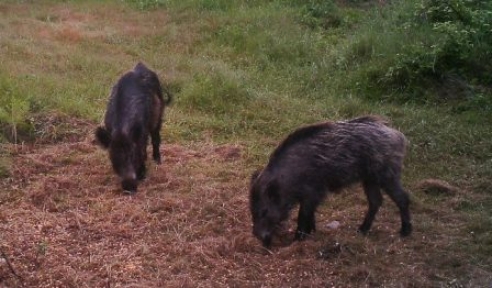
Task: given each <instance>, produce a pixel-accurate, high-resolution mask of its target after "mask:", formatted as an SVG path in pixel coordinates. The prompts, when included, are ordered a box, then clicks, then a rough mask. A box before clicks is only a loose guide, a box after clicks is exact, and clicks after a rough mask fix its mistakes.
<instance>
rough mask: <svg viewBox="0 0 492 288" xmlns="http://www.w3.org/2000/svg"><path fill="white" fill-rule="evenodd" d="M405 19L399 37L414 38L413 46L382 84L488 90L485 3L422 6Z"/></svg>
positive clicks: (490, 7) (490, 38)
mask: <svg viewBox="0 0 492 288" xmlns="http://www.w3.org/2000/svg"><path fill="white" fill-rule="evenodd" d="M410 16H411V17H409V19H407V21H405V22H403V23H402V24H403V25H400V27H401V28H400V31H401V33H402V34H403V35H411V34H416V33H417V34H420V35H418V36H417V37H416V39H418V41H415V42H413V43H406V44H407V45H406V46H404V47H402V51H401V52H400V53H398V54H397V55H396V56H397V57H396V58H395V63H394V64H393V65H391V66H390V67H389V68H388V70H387V73H385V75H384V77H383V79H382V80H383V82H386V83H388V84H396V85H397V86H399V87H415V86H417V87H419V86H427V85H428V84H429V80H432V81H433V82H435V83H437V85H439V84H441V85H449V84H450V81H451V80H452V79H460V80H459V81H454V84H456V83H461V84H462V85H468V86H470V85H486V86H490V85H492V65H491V63H492V33H491V28H492V26H491V23H492V4H491V2H486V1H479V0H422V1H420V2H419V3H418V4H417V6H416V7H415V8H414V11H413V14H412V15H410ZM410 38H412V37H410ZM464 90H467V89H464ZM464 96H466V95H460V96H455V97H458V98H459V97H464Z"/></svg>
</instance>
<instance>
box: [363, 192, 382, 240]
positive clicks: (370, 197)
mask: <svg viewBox="0 0 492 288" xmlns="http://www.w3.org/2000/svg"><path fill="white" fill-rule="evenodd" d="M363 187H364V192H365V194H366V196H367V201H368V202H369V210H367V213H366V217H365V218H364V222H362V224H361V225H360V226H359V232H361V233H362V234H366V233H367V232H368V231H369V229H371V225H372V222H373V221H374V217H376V214H377V213H378V210H379V207H381V204H382V203H383V196H382V195H381V191H380V187H379V185H377V184H375V183H371V182H364V183H363Z"/></svg>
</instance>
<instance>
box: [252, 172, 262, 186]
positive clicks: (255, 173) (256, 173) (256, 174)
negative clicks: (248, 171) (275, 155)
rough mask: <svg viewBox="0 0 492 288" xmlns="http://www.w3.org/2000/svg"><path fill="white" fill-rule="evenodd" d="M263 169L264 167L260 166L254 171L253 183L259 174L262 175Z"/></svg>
mask: <svg viewBox="0 0 492 288" xmlns="http://www.w3.org/2000/svg"><path fill="white" fill-rule="evenodd" d="M261 171H262V169H261V168H258V169H256V171H255V172H253V174H252V175H251V184H253V182H255V180H256V179H258V176H260V173H261Z"/></svg>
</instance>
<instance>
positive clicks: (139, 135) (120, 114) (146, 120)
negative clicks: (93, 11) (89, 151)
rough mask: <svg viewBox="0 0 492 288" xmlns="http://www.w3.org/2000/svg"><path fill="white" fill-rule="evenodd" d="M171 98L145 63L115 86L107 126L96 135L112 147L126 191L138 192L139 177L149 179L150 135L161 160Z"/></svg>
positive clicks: (105, 146)
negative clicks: (164, 120)
mask: <svg viewBox="0 0 492 288" xmlns="http://www.w3.org/2000/svg"><path fill="white" fill-rule="evenodd" d="M163 91H164V92H165V93H166V99H164V97H163ZM171 98H172V96H171V94H170V93H169V92H168V91H167V89H165V88H164V87H162V86H161V83H160V82H159V78H158V77H157V75H156V73H155V72H153V71H151V70H150V69H148V68H147V67H146V66H145V65H144V64H142V63H138V64H137V65H136V66H135V67H134V68H133V70H132V71H129V72H127V73H126V74H124V75H123V76H122V77H121V78H120V79H119V80H118V82H117V83H116V84H115V85H114V86H113V89H112V91H111V96H110V99H109V102H108V105H107V110H106V115H105V118H104V127H102V126H101V127H98V128H97V129H96V131H95V136H96V140H97V142H99V144H100V145H101V146H102V147H103V148H105V149H108V150H109V158H110V159H111V164H112V166H113V170H114V171H115V172H116V174H118V176H119V177H121V179H122V188H123V190H124V191H126V192H129V193H135V192H136V191H137V184H138V180H142V179H144V178H145V174H146V168H145V161H146V159H147V143H148V138H149V134H150V137H151V138H152V148H153V153H152V156H153V158H154V160H155V162H156V163H158V164H159V163H160V162H161V154H160V152H159V145H160V143H161V137H160V130H161V126H162V116H163V113H164V108H165V106H166V105H168V104H169V103H170V102H171Z"/></svg>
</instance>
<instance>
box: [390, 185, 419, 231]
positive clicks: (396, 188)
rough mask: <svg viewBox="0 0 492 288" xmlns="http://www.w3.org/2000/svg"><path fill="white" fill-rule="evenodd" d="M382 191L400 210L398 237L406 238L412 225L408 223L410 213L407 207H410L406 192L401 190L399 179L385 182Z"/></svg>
mask: <svg viewBox="0 0 492 288" xmlns="http://www.w3.org/2000/svg"><path fill="white" fill-rule="evenodd" d="M383 189H384V191H386V193H388V195H389V196H390V198H391V200H393V201H394V202H395V203H396V205H397V206H398V208H399V209H400V217H401V230H400V235H401V236H402V237H405V236H408V235H410V234H411V233H412V223H411V222H410V211H409V208H408V206H409V205H410V199H409V197H408V194H407V192H405V190H403V187H402V186H401V183H400V180H399V179H392V180H390V181H387V182H386V183H385V185H384V186H383Z"/></svg>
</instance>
